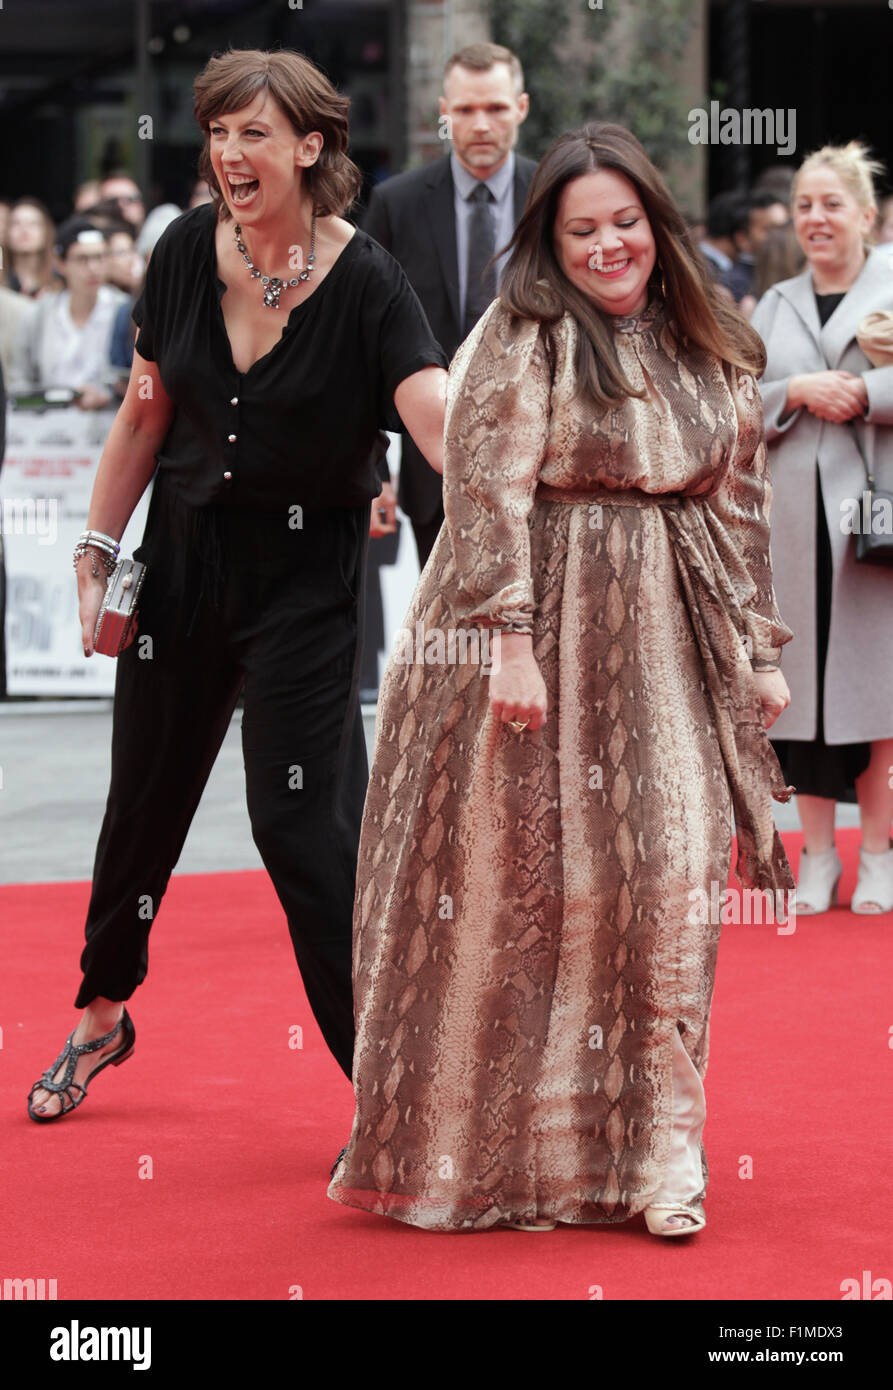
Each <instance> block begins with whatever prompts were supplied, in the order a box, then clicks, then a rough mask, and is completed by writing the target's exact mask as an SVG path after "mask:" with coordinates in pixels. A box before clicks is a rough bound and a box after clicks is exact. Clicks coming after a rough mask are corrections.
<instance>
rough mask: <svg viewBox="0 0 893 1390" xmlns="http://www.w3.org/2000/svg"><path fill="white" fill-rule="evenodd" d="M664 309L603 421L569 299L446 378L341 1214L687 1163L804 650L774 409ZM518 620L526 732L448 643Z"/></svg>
mask: <svg viewBox="0 0 893 1390" xmlns="http://www.w3.org/2000/svg"><path fill="white" fill-rule="evenodd" d="M665 314H666V311H665V308H664V306H663V304H662V302H661V301H652V302H651V303H650V304H649V305H648V307H647V308H646V309H645V310H644V311H643V313H642V314H640V315H639V316H637V317H631V318H625V319H617V320H615V340H616V344H617V351H618V355H619V358H620V362H621V364H622V366H623V368H624V371H625V372H626V373H627V376H628V379H629V380H630V382H631V383H632V385H633V386H634V387H636V388H643V389H645V391H646V395H645V397H644V398H642V399H637V398H633V397H630V398H628V399H627V400H625V401H623V402H622V403H620V404H618V405H617V406H616V407H615V408H612V409H609V410H608V411H606V412H605V413H604V414H601V415H599V416H598V417H594V416H593V412H592V409H591V407H583V406H581V405H579V404H578V403H576V402H575V401H574V399H573V397H574V384H575V375H574V349H575V342H576V333H577V331H578V330H577V326H576V321H575V320H574V319H573V317H572V316H571V315H569V314H568V315H565V316H564V317H563V318H562V319H561V320H560V321H559V322H558V323H557V324H556V325H555V326H554V327H553V328H552V329H550V330H548V331H546V330H542V329H541V328H540V325H539V324H538V323H537V322H535V321H533V320H527V319H520V318H516V317H513V316H511V315H510V314H509V313H508V311H507V310H506V309H505V308H504V306H503V305H502V304H501V303H500V301H499V300H496V301H494V303H493V304H492V305H491V306H490V308H489V309H488V310H487V312H486V313H485V314H484V316H483V317H482V319H481V320H480V321H479V322H478V324H477V325H476V327H475V328H474V329H473V331H472V333H471V334H470V335H469V337H468V338H467V339H466V340H465V342H464V343H463V344H462V345H461V346H460V348H459V350H458V352H457V353H456V355H455V357H454V358H453V361H452V363H451V366H450V373H449V381H448V388H447V414H446V423H445V447H444V499H445V500H444V506H445V513H446V522H445V524H444V526H443V527H442V528H441V531H440V534H439V536H438V539H437V542H436V544H435V547H434V549H433V551H432V553H431V556H430V557H429V560H428V563H427V565H426V566H425V569H424V571H423V573H422V575H421V578H420V580H419V583H418V586H417V588H416V591H415V594H414V597H413V600H412V604H411V606H410V610H409V613H408V614H407V617H406V619H405V625H404V626H405V631H406V633H407V634H409V637H408V638H407V640H405V641H398V643H397V644H396V645H395V649H394V652H393V653H392V656H391V658H390V661H389V663H388V667H387V670H386V672H385V676H384V680H383V683H382V688H381V694H380V697H379V706H378V721H377V733H376V744H375V753H374V759H373V766H372V772H371V778H370V784H369V790H368V793H367V797H366V804H365V811H364V820H363V829H362V836H361V844H360V855H359V863H358V870H357V888H356V898H355V908H354V992H355V1012H356V1019H357V1041H356V1050H355V1054H354V1086H355V1091H356V1113H355V1117H354V1123H353V1129H352V1133H351V1138H350V1143H349V1146H348V1150H347V1153H346V1155H345V1157H344V1158H343V1160H342V1161H341V1163H340V1164H339V1166H338V1168H337V1169H336V1171H335V1176H334V1178H333V1180H332V1183H331V1185H330V1187H329V1195H330V1196H331V1197H332V1198H333V1199H335V1200H336V1201H339V1202H342V1203H344V1204H345V1205H348V1206H356V1207H361V1208H365V1209H367V1210H369V1211H373V1212H378V1213H381V1214H384V1215H389V1216H392V1217H396V1218H397V1219H399V1220H402V1221H406V1222H409V1223H411V1224H414V1225H417V1226H422V1227H427V1228H429V1229H432V1230H463V1229H465V1230H474V1229H485V1228H488V1227H491V1226H494V1225H497V1224H500V1223H502V1222H505V1221H510V1220H517V1219H521V1218H524V1217H532V1216H534V1215H536V1214H539V1215H540V1216H551V1217H552V1218H553V1219H556V1220H559V1221H564V1222H570V1223H587V1222H616V1221H622V1220H625V1219H627V1218H628V1217H630V1216H632V1215H634V1214H635V1213H636V1212H639V1211H641V1210H642V1209H643V1208H644V1207H645V1206H646V1205H648V1201H649V1197H650V1196H652V1195H653V1194H654V1193H655V1192H656V1191H657V1190H658V1189H659V1188H660V1187H661V1183H662V1179H663V1178H664V1177H665V1175H666V1172H667V1168H668V1157H669V1154H670V1145H671V1135H672V1127H673V1082H672V1067H673V1052H674V1045H675V1043H676V1039H675V1038H674V1033H673V1030H674V1029H676V1028H677V1027H678V1029H679V1033H680V1035H681V1038H682V1041H683V1043H684V1046H685V1049H686V1050H687V1052H688V1055H689V1057H690V1059H691V1061H692V1063H693V1064H694V1066H695V1067H696V1068H697V1071H698V1074H699V1076H701V1077H703V1075H704V1073H705V1071H706V1067H707V1054H708V1043H709V1013H710V1003H711V998H712V993H713V981H714V969H715V961H716V951H717V944H718V937H719V930H720V925H719V921H717V920H709V919H715V918H716V917H717V913H716V912H715V911H714V910H710V911H704V910H702V908H703V904H704V903H705V901H706V899H707V898H708V897H709V896H710V894H711V888H712V887H713V886H714V885H715V887H713V901H714V902H715V900H716V894H717V893H718V894H719V895H720V896H721V895H722V894H723V892H724V891H725V888H726V884H727V880H728V872H729V864H730V857H731V835H732V826H731V818H732V810H733V809H734V813H735V821H736V829H737V833H738V845H739V856H738V862H737V875H738V880H739V882H740V883H742V884H744V885H748V886H755V887H760V888H764V889H768V890H770V893H774V897H775V898H776V899H777V898H778V897H779V896H780V895H781V892H780V890H781V891H784V890H789V889H791V888H792V887H793V884H794V880H793V876H792V874H791V871H790V867H789V865H788V863H787V859H786V858H785V855H784V850H783V849H782V846H781V842H780V840H779V837H778V834H777V832H776V830H775V827H774V823H773V818H772V807H771V800H772V797H773V796H775V797H776V798H777V799H779V800H786V799H787V798H788V796H789V795H790V790H791V789H790V788H786V787H785V786H784V783H783V780H782V778H781V775H780V770H779V767H778V763H777V760H776V758H775V755H774V753H773V751H772V749H771V745H770V744H769V741H768V739H767V738H766V735H765V731H764V730H763V727H762V721H761V716H760V709H759V701H758V699H757V696H756V691H755V688H754V684H753V680H752V675H751V670H752V667H753V668H755V669H763V670H768V669H772V668H774V667H776V666H777V665H778V659H779V653H780V650H781V646H782V645H783V644H784V643H785V642H787V641H788V640H789V639H790V637H791V632H790V630H789V629H788V628H787V627H786V626H785V625H784V623H783V622H782V620H781V618H780V616H779V614H778V611H777V608H776V604H775V597H774V591H773V585H772V572H771V565H770V560H769V528H768V512H769V502H770V496H771V489H770V485H769V478H768V474H767V471H766V450H765V446H764V444H763V439H762V409H761V403H760V396H759V392H758V390H757V386H756V382H755V381H754V379H753V377H752V376H750V375H748V374H746V373H743V372H740V371H738V370H736V369H733V368H725V369H724V368H723V365H722V363H721V362H719V361H718V360H717V359H716V358H714V357H712V356H710V355H709V354H707V353H706V352H703V351H701V350H694V349H690V348H686V349H685V350H684V351H680V350H677V348H676V346H675V341H674V337H673V334H672V333H671V332H670V330H669V328H668V327H667V326H666V319H665ZM726 373H728V375H727V374H726ZM509 623H511V624H514V625H517V626H518V628H520V629H522V630H523V629H524V628H525V627H526V628H527V629H528V630H532V632H533V651H534V656H535V658H536V660H537V663H538V665H539V667H540V670H541V671H542V674H543V678H544V681H545V685H546V690H547V694H548V712H547V716H546V721H545V723H544V725H543V727H542V728H540V729H539V730H536V731H531V730H530V729H526V730H524V731H523V732H522V733H517V732H515V731H514V730H513V729H512V728H511V727H510V726H509V725H507V724H504V723H502V722H501V721H500V720H499V719H498V718H494V716H493V715H492V714H491V713H490V710H489V703H488V695H489V690H488V677H487V674H486V671H485V668H484V667H483V665H482V664H481V663H480V662H478V663H476V662H475V661H474V660H473V659H466V660H464V661H463V660H462V659H461V657H462V654H463V648H462V646H461V643H459V642H458V641H454V645H453V647H452V648H451V647H450V630H453V631H454V632H455V630H457V629H465V630H466V631H467V630H468V629H469V628H471V629H478V630H483V629H486V628H491V627H493V626H497V625H504V624H509ZM438 634H440V635H439V636H438ZM480 648H481V652H483V649H484V644H483V640H482V641H481V644H480ZM451 653H452V660H451V659H450V656H451ZM469 654H470V655H471V657H473V656H474V652H473V649H472V647H471V644H469V646H468V648H467V649H466V651H465V655H466V657H468V656H469ZM445 658H446V659H445ZM748 658H750V659H749V660H748ZM705 895H706V896H705ZM701 1159H702V1170H703V1177H704V1184H705V1188H706V1180H707V1164H706V1157H705V1155H704V1152H703V1146H702V1147H701ZM702 1195H703V1194H702Z"/></svg>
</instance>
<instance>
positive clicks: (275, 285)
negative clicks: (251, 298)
mask: <svg viewBox="0 0 893 1390" xmlns="http://www.w3.org/2000/svg"><path fill="white" fill-rule="evenodd" d="M235 233H236V247H237V248H238V250H239V251H241V253H242V259H243V260H244V262H245V264H246V265H247V267H248V272H249V274H250V276H251V279H252V280H260V282H261V284H262V285H263V287H264V303H265V304H266V306H267V308H268V309H278V308H279V296H280V294H281V293H282V291H283V290H284V289H286V288H287V289H294V287H295V285H300V284H301V282H302V281H304V280H309V278H310V276H311V275H312V273H313V263H314V261H315V260H316V211H315V210H314V213H313V221H312V222H311V224H310V253H309V255H308V257H307V264H306V266H305V267H304V269H303V270H302V271H301V273H300V274H299V275H296V276H295V277H294V278H293V279H291V280H280V279H279V276H278V275H264V273H263V271H262V270H258V268H257V266H256V265H254V263H253V262H252V260H251V257H250V256H249V254H248V251H247V249H246V247H245V243H244V242H243V240H242V228H241V227H240V226H239V224H238V222H237V223H236V227H235Z"/></svg>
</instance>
